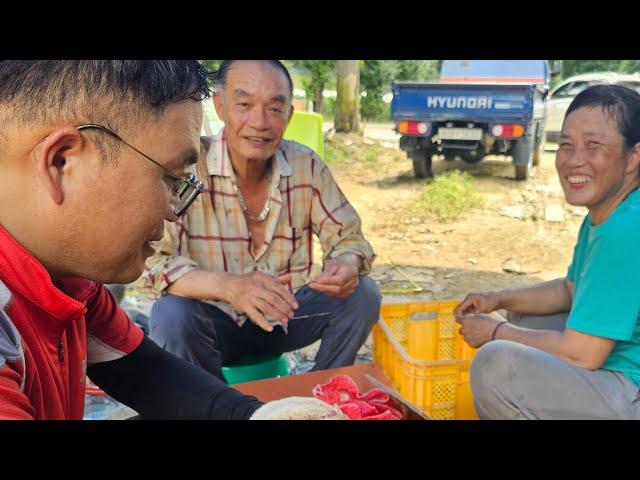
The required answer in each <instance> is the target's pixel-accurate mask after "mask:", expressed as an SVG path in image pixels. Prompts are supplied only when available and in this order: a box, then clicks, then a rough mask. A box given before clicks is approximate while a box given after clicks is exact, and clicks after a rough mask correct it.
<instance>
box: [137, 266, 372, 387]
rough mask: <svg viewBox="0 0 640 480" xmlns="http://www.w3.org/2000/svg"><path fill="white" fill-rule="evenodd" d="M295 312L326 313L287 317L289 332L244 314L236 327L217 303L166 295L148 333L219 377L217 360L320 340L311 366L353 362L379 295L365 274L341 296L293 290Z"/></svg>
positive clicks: (281, 350) (156, 308)
mask: <svg viewBox="0 0 640 480" xmlns="http://www.w3.org/2000/svg"><path fill="white" fill-rule="evenodd" d="M295 296H296V300H297V301H298V304H299V308H298V309H297V310H296V311H295V315H296V316H299V315H307V314H311V313H321V312H332V315H326V316H320V317H315V318H314V317H311V318H300V319H296V320H291V322H289V333H288V334H285V333H284V331H283V330H282V328H281V327H279V326H276V327H275V328H274V330H273V332H271V333H269V332H266V331H264V330H262V329H261V328H260V327H258V326H256V325H254V324H253V323H252V322H251V321H250V320H247V321H246V322H245V323H244V324H243V326H242V327H238V326H237V325H236V323H235V322H234V321H233V320H232V319H231V318H230V317H229V316H228V315H227V314H226V313H224V312H223V311H222V310H220V309H218V308H217V307H215V306H213V305H210V304H208V303H204V302H201V301H197V300H190V299H188V298H184V297H179V296H174V295H167V296H165V297H162V298H161V299H160V300H158V301H157V302H156V303H155V304H154V305H153V308H152V309H151V317H150V318H149V327H150V333H149V337H150V338H151V339H152V340H153V341H155V342H156V343H157V344H158V345H160V346H161V347H162V348H164V349H165V350H168V351H169V352H171V353H173V354H174V355H177V356H178V357H180V358H183V359H185V360H187V361H190V362H192V363H194V364H196V365H199V366H201V367H202V368H204V369H205V370H207V371H209V372H211V373H213V374H214V375H216V376H218V377H219V378H223V377H222V365H224V364H227V363H229V362H233V361H235V360H238V359H240V358H242V357H244V356H246V355H279V354H281V353H284V352H291V351H293V350H298V349H300V348H303V347H306V346H307V345H310V344H312V343H314V342H316V341H317V340H321V342H320V349H319V350H318V353H317V355H316V358H315V365H314V367H313V369H314V370H324V369H329V368H336V367H344V366H347V365H353V363H354V361H355V358H356V354H357V352H358V350H359V349H360V347H361V346H362V345H363V344H364V342H365V341H366V340H367V337H368V336H369V333H370V332H371V329H372V328H373V325H374V324H375V323H376V322H377V321H378V318H379V316H380V303H381V295H380V290H379V289H378V287H377V285H376V283H375V282H374V281H373V280H372V279H371V278H369V277H360V285H359V287H358V288H357V289H356V291H355V292H354V293H353V294H351V295H350V296H349V297H347V298H344V299H342V298H336V297H330V296H327V295H324V294H322V293H319V292H317V291H315V290H313V289H311V288H309V287H306V286H304V287H302V288H300V289H299V290H298V291H297V292H296V295H295Z"/></svg>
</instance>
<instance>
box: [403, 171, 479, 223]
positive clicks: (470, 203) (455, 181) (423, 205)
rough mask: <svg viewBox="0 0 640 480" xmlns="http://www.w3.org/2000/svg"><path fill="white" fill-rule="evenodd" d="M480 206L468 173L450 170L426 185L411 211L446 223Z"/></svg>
mask: <svg viewBox="0 0 640 480" xmlns="http://www.w3.org/2000/svg"><path fill="white" fill-rule="evenodd" d="M481 204H482V199H481V197H480V196H479V195H478V194H477V193H476V192H475V191H474V186H473V178H471V176H470V175H469V174H468V173H465V172H460V171H458V170H450V171H448V172H445V173H442V174H440V175H438V176H436V177H435V178H434V179H433V180H432V181H430V182H429V183H427V185H426V186H425V187H424V190H423V191H422V192H421V193H420V196H419V197H418V198H417V199H416V200H415V202H414V203H413V204H412V205H411V210H412V211H413V212H414V213H419V212H424V211H426V212H429V213H431V214H433V215H435V216H436V217H437V218H438V220H440V221H447V220H456V219H457V218H459V217H460V216H461V215H462V214H463V213H465V212H466V211H468V210H470V209H472V208H474V207H478V206H480V205H481Z"/></svg>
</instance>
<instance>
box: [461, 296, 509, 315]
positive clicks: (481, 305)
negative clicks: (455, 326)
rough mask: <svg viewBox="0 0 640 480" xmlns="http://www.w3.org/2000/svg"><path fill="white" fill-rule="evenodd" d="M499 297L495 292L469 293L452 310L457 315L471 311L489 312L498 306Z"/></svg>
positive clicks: (467, 313)
mask: <svg viewBox="0 0 640 480" xmlns="http://www.w3.org/2000/svg"><path fill="white" fill-rule="evenodd" d="M499 303H500V298H499V297H498V295H497V294H495V293H470V294H469V295H467V296H466V297H465V299H464V300H463V301H462V302H460V304H459V305H458V306H457V307H456V309H455V310H454V312H453V313H454V314H455V316H456V318H457V317H462V316H464V315H469V314H471V313H491V312H493V311H495V310H497V309H498V308H499Z"/></svg>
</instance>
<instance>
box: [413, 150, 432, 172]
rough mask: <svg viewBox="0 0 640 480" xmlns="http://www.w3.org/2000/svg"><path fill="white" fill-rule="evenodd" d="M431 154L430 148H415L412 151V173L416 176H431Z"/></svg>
mask: <svg viewBox="0 0 640 480" xmlns="http://www.w3.org/2000/svg"><path fill="white" fill-rule="evenodd" d="M432 154H433V153H432V152H431V151H430V150H415V151H414V152H413V155H412V160H413V173H414V175H415V176H416V178H431V177H433V171H432V170H431V163H432V159H431V156H432Z"/></svg>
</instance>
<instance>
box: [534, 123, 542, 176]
mask: <svg viewBox="0 0 640 480" xmlns="http://www.w3.org/2000/svg"><path fill="white" fill-rule="evenodd" d="M538 128H540V126H539V125H538ZM544 144H545V135H543V134H540V135H538V132H536V143H535V144H534V146H533V165H535V166H536V167H537V166H538V165H540V161H541V160H542V154H543V153H544Z"/></svg>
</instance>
